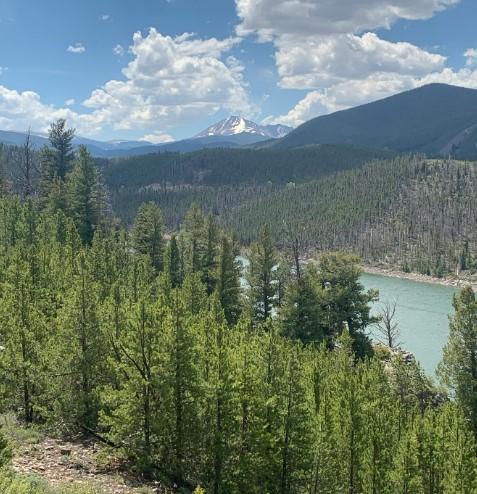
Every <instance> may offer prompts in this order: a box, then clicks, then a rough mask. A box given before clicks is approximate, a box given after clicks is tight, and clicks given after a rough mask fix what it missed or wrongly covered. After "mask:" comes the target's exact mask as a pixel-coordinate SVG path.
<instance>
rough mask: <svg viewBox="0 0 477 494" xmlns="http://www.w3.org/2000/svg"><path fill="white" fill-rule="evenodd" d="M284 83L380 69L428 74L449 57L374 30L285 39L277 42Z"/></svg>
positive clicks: (333, 79)
mask: <svg viewBox="0 0 477 494" xmlns="http://www.w3.org/2000/svg"><path fill="white" fill-rule="evenodd" d="M277 47H278V51H277V53H276V63H277V69H278V74H279V76H280V85H281V86H282V87H284V88H293V89H305V88H307V89H308V88H317V87H323V86H329V85H331V84H336V83H339V82H342V81H344V80H349V79H363V78H366V77H367V76H368V75H369V74H372V73H377V72H392V73H399V74H401V75H414V76H419V75H424V74H427V73H429V72H432V71H436V70H440V69H442V68H443V66H444V63H445V60H446V59H445V57H443V56H441V55H438V54H434V53H429V52H428V51H425V50H422V49H421V48H418V47H417V46H415V45H412V44H411V43H404V42H399V43H391V42H389V41H385V40H382V39H380V38H379V37H378V36H377V35H376V34H374V33H370V32H368V33H365V34H363V35H362V36H356V35H353V34H348V35H338V36H333V37H325V38H322V39H290V38H287V39H284V40H280V41H279V42H278V44H277Z"/></svg>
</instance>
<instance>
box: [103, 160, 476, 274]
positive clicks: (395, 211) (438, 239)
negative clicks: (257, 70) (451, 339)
mask: <svg viewBox="0 0 477 494" xmlns="http://www.w3.org/2000/svg"><path fill="white" fill-rule="evenodd" d="M303 152H304V151H303ZM314 152H316V151H314ZM312 154H313V153H312ZM288 158H289V157H288ZM288 158H287V159H288ZM339 159H346V157H342V158H339ZM310 166H312V165H311V163H310ZM349 167H350V168H351V169H347V170H343V171H341V172H340V171H338V172H332V169H331V168H327V167H325V168H319V170H318V171H316V174H317V175H318V178H317V179H314V180H306V179H305V178H304V177H305V176H312V174H311V172H309V174H308V175H300V173H301V172H300V173H298V172H297V169H296V168H294V166H290V167H289V170H288V175H285V177H286V178H284V179H283V181H280V180H279V179H277V180H276V181H273V182H272V181H267V182H259V183H253V179H251V181H249V182H247V179H248V178H247V177H248V175H247V174H245V175H243V177H242V178H241V180H242V182H240V183H239V184H236V185H232V184H225V182H226V180H224V181H223V182H224V184H222V183H221V184H220V185H212V184H210V183H207V180H206V179H204V182H205V183H204V184H202V183H200V184H195V183H194V182H193V180H192V181H191V183H183V184H180V183H177V184H172V183H168V182H166V183H163V184H158V183H151V184H149V185H147V186H141V187H134V186H124V187H119V188H118V187H111V200H112V205H113V209H114V211H116V212H117V214H118V215H119V216H120V217H121V218H122V219H123V220H124V221H125V223H126V224H131V223H132V221H133V218H134V214H135V211H136V210H137V207H138V206H139V205H140V204H141V202H143V201H153V202H155V203H156V204H158V205H159V206H160V207H161V209H162V210H163V212H164V215H165V219H166V223H167V224H168V226H169V227H170V228H172V229H174V228H177V226H178V225H179V224H180V221H181V218H182V217H183V215H184V214H185V212H186V210H187V209H188V207H189V205H190V204H191V203H193V202H197V203H198V204H200V205H201V207H202V208H203V209H204V210H205V211H207V212H209V213H211V214H214V215H215V216H217V217H218V221H219V222H220V223H221V224H222V225H223V226H224V227H226V228H230V229H232V230H233V231H234V232H235V233H236V234H237V235H238V239H239V240H240V242H242V243H243V244H245V245H247V244H249V243H250V242H251V241H253V240H254V239H255V238H256V236H257V234H258V232H259V231H260V229H261V228H262V227H263V226H264V225H266V224H268V225H269V227H270V229H271V231H272V235H273V237H274V240H275V241H276V242H277V245H280V246H281V247H286V245H287V244H289V243H290V242H291V238H295V239H299V241H300V244H301V248H302V250H303V252H302V254H303V255H305V254H306V255H308V256H311V255H313V254H314V253H317V252H320V251H326V250H330V249H345V250H349V251H351V252H354V253H357V254H359V255H360V256H361V257H362V259H363V260H364V261H366V262H371V263H381V264H383V265H386V266H391V267H395V268H399V269H402V270H405V271H417V272H421V273H425V274H429V275H434V276H442V275H445V274H449V273H454V274H455V273H458V274H459V273H460V272H462V271H463V270H467V271H470V272H472V271H473V270H474V269H475V263H476V260H475V252H476V250H477V238H476V232H477V217H476V212H477V208H476V207H475V197H476V189H477V172H476V166H475V164H474V162H460V161H455V160H430V159H427V158H426V157H425V156H420V155H417V156H404V157H397V158H393V159H386V160H373V161H371V162H370V163H368V164H366V165H364V166H363V163H360V162H359V161H358V162H350V165H349ZM130 171H131V173H132V169H131V170H130ZM267 176H268V175H265V177H267ZM292 176H293V177H294V180H292V179H291V177H292ZM177 180H179V179H177ZM180 180H182V179H180Z"/></svg>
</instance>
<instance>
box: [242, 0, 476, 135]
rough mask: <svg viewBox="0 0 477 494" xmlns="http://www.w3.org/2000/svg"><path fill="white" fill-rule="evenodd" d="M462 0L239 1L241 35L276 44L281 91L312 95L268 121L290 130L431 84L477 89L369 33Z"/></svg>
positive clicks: (467, 78)
mask: <svg viewBox="0 0 477 494" xmlns="http://www.w3.org/2000/svg"><path fill="white" fill-rule="evenodd" d="M459 1H460V0H361V1H359V2H357V1H356V0H340V1H336V0H235V2H236V7H237V14H238V16H239V18H240V20H241V22H240V24H239V26H238V27H237V34H238V35H241V36H244V35H251V34H255V35H257V36H258V38H259V40H261V41H263V42H266V41H269V42H272V43H273V44H274V46H275V50H276V51H275V62H276V68H277V72H278V76H279V83H278V84H279V86H280V87H282V88H284V89H301V90H309V91H310V92H309V93H308V94H306V95H305V96H304V97H303V98H302V99H301V100H300V101H299V102H298V103H297V104H296V105H295V107H294V108H292V109H291V110H290V111H289V112H288V113H287V114H285V115H281V116H279V117H273V116H270V117H267V118H266V119H265V121H267V122H274V123H284V124H288V125H292V126H296V125H299V124H301V123H303V122H304V121H306V120H308V119H310V118H313V117H316V116H318V115H322V114H325V113H330V112H333V111H337V110H341V109H344V108H349V107H350V106H355V105H358V104H362V103H367V102H369V101H373V100H376V99H380V98H382V97H386V96H389V95H391V94H395V93H397V92H400V91H404V90H406V89H412V88H415V87H418V86H420V85H423V84H427V83H430V82H446V83H450V84H458V85H463V86H467V87H477V85H476V83H475V75H476V74H475V73H474V72H473V71H472V70H470V67H471V66H472V65H473V64H474V63H476V62H477V50H473V49H470V50H468V51H467V52H466V53H465V56H466V58H467V69H465V70H464V69H463V70H461V71H453V70H452V69H449V68H447V67H446V57H444V56H442V55H441V54H438V53H431V52H430V51H428V50H425V49H423V48H420V47H418V46H416V45H413V44H411V43H408V42H404V41H402V42H390V41H386V40H384V39H382V38H380V37H379V36H378V35H377V34H376V33H373V32H371V31H372V30H374V29H377V28H383V27H384V28H389V27H390V26H391V25H392V24H393V23H394V22H396V21H397V20H399V19H407V20H417V19H427V18H429V17H431V16H432V15H434V14H435V13H436V12H439V11H441V10H444V9H446V8H449V7H451V6H453V5H456V4H458V3H459Z"/></svg>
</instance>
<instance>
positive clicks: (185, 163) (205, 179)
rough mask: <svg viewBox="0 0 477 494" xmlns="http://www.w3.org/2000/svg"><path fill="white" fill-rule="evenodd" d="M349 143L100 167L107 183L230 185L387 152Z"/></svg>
mask: <svg viewBox="0 0 477 494" xmlns="http://www.w3.org/2000/svg"><path fill="white" fill-rule="evenodd" d="M392 155H393V154H392V153H390V152H387V151H375V150H370V149H366V148H360V147H355V146H346V145H345V146H340V145H336V146H334V145H332V146H310V147H305V148H301V149H294V150H286V151H268V150H260V151H255V150H250V149H208V150H202V151H197V152H194V153H184V154H182V153H161V154H148V155H143V156H137V157H131V158H124V159H119V160H113V161H111V162H110V165H109V166H107V167H106V168H105V169H104V178H105V180H106V183H107V184H108V185H109V186H110V187H112V188H117V187H130V186H135V187H141V186H148V185H152V184H156V185H158V186H160V185H163V186H166V185H184V184H187V185H209V186H220V185H234V186H240V185H242V184H262V183H266V182H272V183H277V184H286V183H287V182H290V181H297V182H304V181H306V180H312V179H316V178H319V177H321V176H324V175H328V174H330V173H333V172H336V171H338V170H345V169H349V168H356V167H358V166H361V165H363V164H364V163H366V162H367V161H371V160H373V159H378V158H384V157H389V156H392Z"/></svg>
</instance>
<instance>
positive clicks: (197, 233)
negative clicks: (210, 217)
mask: <svg viewBox="0 0 477 494" xmlns="http://www.w3.org/2000/svg"><path fill="white" fill-rule="evenodd" d="M181 237H182V240H183V242H184V246H183V255H184V265H185V266H184V267H185V272H186V273H196V272H200V273H203V270H204V261H205V254H206V249H207V238H206V230H205V217H204V214H203V213H202V210H201V209H200V208H199V206H198V205H197V204H196V203H194V204H192V206H191V208H190V209H189V211H187V214H186V216H185V218H184V228H183V231H182V235H181Z"/></svg>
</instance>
